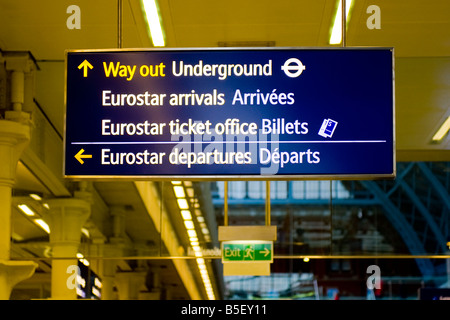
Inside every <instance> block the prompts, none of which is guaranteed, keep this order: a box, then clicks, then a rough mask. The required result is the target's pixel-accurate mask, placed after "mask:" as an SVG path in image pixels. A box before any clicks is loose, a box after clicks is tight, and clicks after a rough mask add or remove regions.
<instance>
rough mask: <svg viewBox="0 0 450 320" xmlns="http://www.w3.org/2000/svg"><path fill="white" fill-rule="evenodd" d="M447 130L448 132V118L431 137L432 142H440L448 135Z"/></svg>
mask: <svg viewBox="0 0 450 320" xmlns="http://www.w3.org/2000/svg"><path fill="white" fill-rule="evenodd" d="M448 130H450V116H448V117H447V119H445V121H444V123H443V124H442V125H441V127H440V128H439V129H438V131H436V133H435V134H434V136H433V138H432V139H433V141H440V140H442V139H443V138H444V137H445V135H446V134H447V133H448Z"/></svg>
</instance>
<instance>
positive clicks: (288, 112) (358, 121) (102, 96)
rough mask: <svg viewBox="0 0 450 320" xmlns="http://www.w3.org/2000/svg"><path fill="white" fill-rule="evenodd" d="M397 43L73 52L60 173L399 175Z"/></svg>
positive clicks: (125, 175)
mask: <svg viewBox="0 0 450 320" xmlns="http://www.w3.org/2000/svg"><path fill="white" fill-rule="evenodd" d="M393 79H394V70H393V49H391V48H326V49H318V48H302V49H296V48H289V49H288V48H267V49H262V48H261V49H260V48H258V49H251V48H245V49H194V50H181V49H168V50H141V51H140V50H101V51H67V53H66V101H65V102H66V124H65V142H64V143H65V151H64V153H65V154H64V156H65V160H64V175H65V176H66V177H77V178H97V177H100V178H132V179H135V178H143V179H174V178H179V179H182V178H186V179H205V180H208V179H220V178H223V179H265V180H271V179H318V178H324V179H342V178H354V179H367V178H370V179H372V178H392V177H394V176H395V139H394V132H395V130H394V83H393Z"/></svg>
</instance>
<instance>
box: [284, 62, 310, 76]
mask: <svg viewBox="0 0 450 320" xmlns="http://www.w3.org/2000/svg"><path fill="white" fill-rule="evenodd" d="M305 69H306V67H305V66H304V65H303V63H302V62H301V61H300V60H299V59H297V58H290V59H287V60H286V62H285V63H284V65H282V66H281V70H283V71H284V73H285V74H286V75H287V76H288V77H289V78H297V77H298V76H299V75H301V74H302V72H303V70H305Z"/></svg>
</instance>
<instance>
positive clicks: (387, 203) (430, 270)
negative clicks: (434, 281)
mask: <svg viewBox="0 0 450 320" xmlns="http://www.w3.org/2000/svg"><path fill="white" fill-rule="evenodd" d="M361 183H362V184H363V186H364V187H366V188H367V190H369V191H370V192H372V194H373V195H374V196H375V198H377V199H378V200H379V202H380V203H381V205H382V207H383V208H384V209H385V211H386V217H387V219H388V220H389V221H390V222H391V223H392V225H393V226H394V227H395V229H396V230H397V231H398V233H399V234H400V236H401V237H402V239H403V240H404V241H405V244H406V246H407V247H408V249H409V251H410V253H411V254H412V255H420V254H424V253H425V252H426V251H425V248H424V247H423V244H422V242H421V241H420V239H419V237H418V236H417V234H416V232H415V230H414V229H413V227H412V226H411V224H410V223H409V222H408V220H407V219H406V218H405V216H404V215H403V213H402V212H401V211H400V210H399V209H398V208H397V207H396V206H395V205H394V204H393V203H392V201H391V200H390V199H389V197H388V196H387V195H386V193H385V192H384V191H383V190H382V189H381V188H380V187H379V186H378V185H377V183H376V182H374V181H361ZM416 263H417V266H418V267H419V269H420V271H421V273H422V274H423V275H424V276H431V275H433V274H434V267H433V264H432V263H431V261H430V259H416Z"/></svg>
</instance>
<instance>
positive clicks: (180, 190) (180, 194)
mask: <svg viewBox="0 0 450 320" xmlns="http://www.w3.org/2000/svg"><path fill="white" fill-rule="evenodd" d="M173 192H175V197H177V198H184V197H186V194H185V193H184V188H183V187H182V186H174V187H173Z"/></svg>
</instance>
